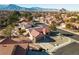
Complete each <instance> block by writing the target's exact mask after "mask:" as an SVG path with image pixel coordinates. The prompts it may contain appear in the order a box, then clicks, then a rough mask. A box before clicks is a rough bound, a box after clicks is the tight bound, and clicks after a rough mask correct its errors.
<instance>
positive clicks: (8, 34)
mask: <svg viewBox="0 0 79 59" xmlns="http://www.w3.org/2000/svg"><path fill="white" fill-rule="evenodd" d="M13 28H14V25H13V24H12V25H8V26H7V27H6V28H5V29H4V31H3V34H4V36H5V37H10V38H11V32H12V29H13Z"/></svg>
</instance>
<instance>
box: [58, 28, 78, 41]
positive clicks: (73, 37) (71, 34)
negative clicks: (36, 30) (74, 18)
mask: <svg viewBox="0 0 79 59" xmlns="http://www.w3.org/2000/svg"><path fill="white" fill-rule="evenodd" d="M57 31H58V32H60V33H61V34H70V35H65V36H68V37H70V38H72V39H75V40H79V35H76V34H73V33H70V32H67V31H64V30H61V29H58V30H57Z"/></svg>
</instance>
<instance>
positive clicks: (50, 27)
mask: <svg viewBox="0 0 79 59" xmlns="http://www.w3.org/2000/svg"><path fill="white" fill-rule="evenodd" d="M49 30H50V31H56V30H57V28H56V24H55V23H52V24H50V25H49Z"/></svg>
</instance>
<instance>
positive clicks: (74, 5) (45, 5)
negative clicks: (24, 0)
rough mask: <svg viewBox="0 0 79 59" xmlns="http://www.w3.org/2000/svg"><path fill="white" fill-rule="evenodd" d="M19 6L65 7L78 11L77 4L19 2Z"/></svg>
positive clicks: (78, 6) (78, 5)
mask: <svg viewBox="0 0 79 59" xmlns="http://www.w3.org/2000/svg"><path fill="white" fill-rule="evenodd" d="M19 6H22V7H27V8H31V7H41V8H54V9H61V8H65V9H67V10H71V11H74V10H76V11H79V4H21V5H19Z"/></svg>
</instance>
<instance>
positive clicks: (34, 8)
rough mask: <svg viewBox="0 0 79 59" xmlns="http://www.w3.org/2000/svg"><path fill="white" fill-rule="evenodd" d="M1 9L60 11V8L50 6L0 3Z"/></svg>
mask: <svg viewBox="0 0 79 59" xmlns="http://www.w3.org/2000/svg"><path fill="white" fill-rule="evenodd" d="M0 10H13V11H59V9H49V8H40V7H32V8H26V7H21V6H18V5H15V4H9V5H0Z"/></svg>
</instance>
